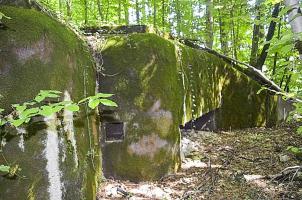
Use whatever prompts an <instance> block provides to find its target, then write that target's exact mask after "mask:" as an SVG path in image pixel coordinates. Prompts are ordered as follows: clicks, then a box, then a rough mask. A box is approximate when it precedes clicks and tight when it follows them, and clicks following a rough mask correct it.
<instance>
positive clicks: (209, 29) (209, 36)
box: [206, 0, 214, 49]
mask: <svg viewBox="0 0 302 200" xmlns="http://www.w3.org/2000/svg"><path fill="white" fill-rule="evenodd" d="M212 10H213V0H207V2H206V45H207V47H208V48H210V49H212V48H213V41H214V35H213V13H212Z"/></svg>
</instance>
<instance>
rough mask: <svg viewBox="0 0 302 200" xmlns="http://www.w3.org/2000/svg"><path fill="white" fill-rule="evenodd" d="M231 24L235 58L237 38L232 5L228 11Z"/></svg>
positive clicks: (235, 55)
mask: <svg viewBox="0 0 302 200" xmlns="http://www.w3.org/2000/svg"><path fill="white" fill-rule="evenodd" d="M230 17H231V26H232V43H233V57H234V58H235V59H236V60H237V40H236V38H237V37H236V31H235V21H234V6H232V8H231V12H230Z"/></svg>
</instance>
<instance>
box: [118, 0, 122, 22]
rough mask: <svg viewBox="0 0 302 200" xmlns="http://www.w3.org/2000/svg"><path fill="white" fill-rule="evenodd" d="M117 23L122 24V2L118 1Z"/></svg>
mask: <svg viewBox="0 0 302 200" xmlns="http://www.w3.org/2000/svg"><path fill="white" fill-rule="evenodd" d="M118 23H119V24H121V23H122V2H121V0H118Z"/></svg>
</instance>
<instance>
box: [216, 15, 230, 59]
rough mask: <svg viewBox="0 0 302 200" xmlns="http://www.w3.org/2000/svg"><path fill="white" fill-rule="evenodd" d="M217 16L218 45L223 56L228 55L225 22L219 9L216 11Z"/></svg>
mask: <svg viewBox="0 0 302 200" xmlns="http://www.w3.org/2000/svg"><path fill="white" fill-rule="evenodd" d="M218 16H219V34H220V38H219V39H220V45H221V51H222V53H223V54H224V55H228V42H227V34H226V32H225V21H224V19H223V16H222V11H221V9H218Z"/></svg>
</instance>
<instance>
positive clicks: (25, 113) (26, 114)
mask: <svg viewBox="0 0 302 200" xmlns="http://www.w3.org/2000/svg"><path fill="white" fill-rule="evenodd" d="M38 113H39V108H30V109H26V110H24V111H23V112H21V113H20V114H19V116H20V118H27V117H33V116H35V115H37V114H38Z"/></svg>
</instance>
